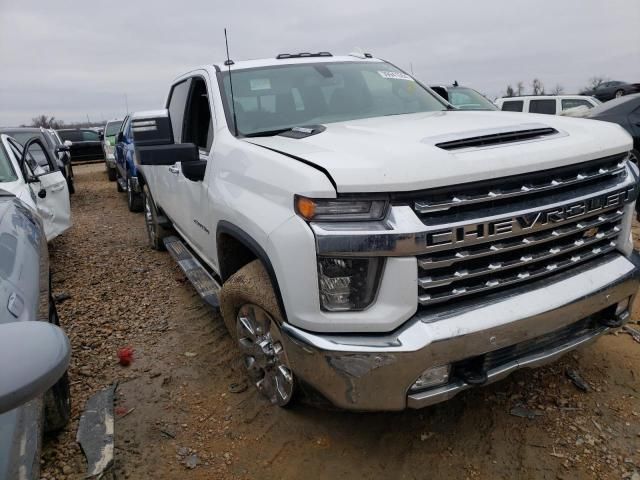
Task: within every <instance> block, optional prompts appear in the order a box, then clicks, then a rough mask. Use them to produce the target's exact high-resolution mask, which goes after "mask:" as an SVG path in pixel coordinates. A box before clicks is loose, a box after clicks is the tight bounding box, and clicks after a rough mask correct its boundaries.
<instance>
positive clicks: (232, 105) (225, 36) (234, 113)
mask: <svg viewBox="0 0 640 480" xmlns="http://www.w3.org/2000/svg"><path fill="white" fill-rule="evenodd" d="M224 43H225V45H226V46H227V61H226V62H224V64H225V65H226V66H227V67H228V68H229V87H230V88H231V112H232V114H233V130H234V131H235V134H236V137H237V136H238V120H237V119H236V102H235V99H234V98H233V81H232V79H231V65H233V64H234V62H233V60H231V59H230V58H229V40H227V29H226V28H225V29H224Z"/></svg>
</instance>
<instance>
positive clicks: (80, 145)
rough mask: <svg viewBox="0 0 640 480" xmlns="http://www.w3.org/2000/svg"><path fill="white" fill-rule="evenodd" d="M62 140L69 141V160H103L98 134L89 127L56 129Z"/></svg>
mask: <svg viewBox="0 0 640 480" xmlns="http://www.w3.org/2000/svg"><path fill="white" fill-rule="evenodd" d="M57 132H58V135H60V138H61V139H62V141H63V142H66V141H67V140H68V141H70V142H71V145H70V148H71V161H72V162H76V163H77V162H88V161H93V160H95V161H102V160H104V153H103V151H102V141H101V140H100V134H99V133H98V132H96V131H95V130H92V129H90V128H70V129H69V128H63V129H60V130H57Z"/></svg>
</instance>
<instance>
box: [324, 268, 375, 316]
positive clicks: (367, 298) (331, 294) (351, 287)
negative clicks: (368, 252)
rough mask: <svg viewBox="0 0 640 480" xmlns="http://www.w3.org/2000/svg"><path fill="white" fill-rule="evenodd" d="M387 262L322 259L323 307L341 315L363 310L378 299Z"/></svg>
mask: <svg viewBox="0 0 640 480" xmlns="http://www.w3.org/2000/svg"><path fill="white" fill-rule="evenodd" d="M382 265H383V259H381V258H325V257H319V258H318V281H319V284H320V285H319V287H320V306H321V307H322V309H323V310H326V311H330V312H340V311H346V310H363V309H365V308H367V307H368V306H369V305H370V304H371V302H373V300H374V299H375V296H376V292H377V290H378V284H379V279H380V273H381V272H382Z"/></svg>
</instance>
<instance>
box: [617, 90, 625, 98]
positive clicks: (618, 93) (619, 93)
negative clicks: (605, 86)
mask: <svg viewBox="0 0 640 480" xmlns="http://www.w3.org/2000/svg"><path fill="white" fill-rule="evenodd" d="M623 95H624V90H616V98H620V97H622V96H623Z"/></svg>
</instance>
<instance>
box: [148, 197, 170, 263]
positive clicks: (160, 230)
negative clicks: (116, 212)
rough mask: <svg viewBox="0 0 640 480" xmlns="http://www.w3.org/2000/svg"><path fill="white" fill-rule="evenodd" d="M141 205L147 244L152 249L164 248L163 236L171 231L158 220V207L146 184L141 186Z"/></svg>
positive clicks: (166, 235)
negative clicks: (147, 239)
mask: <svg viewBox="0 0 640 480" xmlns="http://www.w3.org/2000/svg"><path fill="white" fill-rule="evenodd" d="M142 205H143V211H144V223H145V226H146V229H147V237H148V238H149V246H150V247H151V248H153V249H154V250H160V251H162V250H165V246H164V242H163V240H164V238H165V237H168V236H169V235H170V234H171V232H170V230H169V229H167V228H165V227H163V226H162V225H160V223H159V222H158V216H159V215H158V209H157V207H156V204H155V202H154V201H153V196H152V195H151V191H150V190H149V186H148V185H146V184H145V185H144V186H143V187H142Z"/></svg>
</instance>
